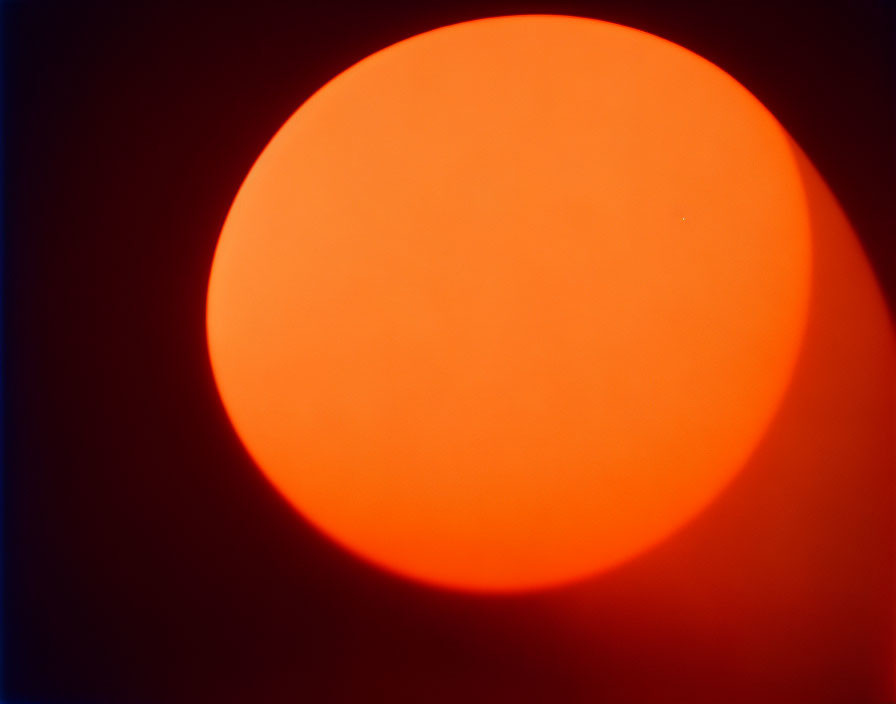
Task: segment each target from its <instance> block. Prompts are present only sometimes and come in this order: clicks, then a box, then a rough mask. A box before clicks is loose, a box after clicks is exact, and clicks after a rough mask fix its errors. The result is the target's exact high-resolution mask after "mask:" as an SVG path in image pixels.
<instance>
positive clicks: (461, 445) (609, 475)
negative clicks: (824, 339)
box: [207, 16, 810, 591]
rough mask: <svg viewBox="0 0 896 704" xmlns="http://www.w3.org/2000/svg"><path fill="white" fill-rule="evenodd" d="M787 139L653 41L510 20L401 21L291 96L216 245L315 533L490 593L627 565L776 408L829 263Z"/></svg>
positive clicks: (725, 474) (756, 109)
mask: <svg viewBox="0 0 896 704" xmlns="http://www.w3.org/2000/svg"><path fill="white" fill-rule="evenodd" d="M808 235H809V223H808V215H807V210H806V204H805V198H804V192H803V186H802V184H801V180H800V175H799V172H798V170H797V167H796V164H795V161H794V155H793V153H792V151H791V148H790V146H789V142H788V137H787V135H786V134H785V132H784V131H783V129H782V128H781V126H780V125H779V124H778V123H777V121H776V120H775V119H774V117H773V116H772V115H771V114H770V113H769V112H768V111H767V110H766V109H765V108H764V107H763V106H762V105H761V104H760V103H759V101H758V100H757V99H756V98H754V97H753V96H752V95H751V94H750V93H749V92H748V91H747V90H746V89H745V88H744V87H743V86H741V85H740V84H739V83H737V82H736V81H735V80H734V79H733V78H731V77H730V76H729V75H727V74H726V73H724V72H723V71H722V70H721V69H719V68H718V67H716V66H714V65H713V64H711V63H709V62H708V61H706V60H704V59H702V58H700V57H699V56H697V55H695V54H693V53H691V52H690V51H687V50H686V49H683V48H682V47H680V46H677V45H675V44H672V43H670V42H668V41H665V40H663V39H660V38H658V37H655V36H652V35H650V34H646V33H643V32H640V31H637V30H634V29H630V28H627V27H622V26H619V25H615V24H609V23H606V22H600V21H596V20H588V19H582V18H575V17H557V16H515V17H500V18H493V19H486V20H478V21H475V22H467V23H463V24H458V25H453V26H450V27H445V28H442V29H438V30H435V31H432V32H427V33H425V34H421V35H419V36H416V37H413V38H411V39H408V40H406V41H402V42H399V43H398V44H395V45H394V46H390V47H388V48H387V49H384V50H382V51H380V52H378V53H376V54H373V55H372V56H370V57H368V58H366V59H364V60H363V61H360V62H359V63H357V64H356V65H354V66H352V67H351V68H349V69H348V70H347V71H345V72H343V73H342V74H340V75H339V76H337V77H336V78H334V79H333V80H332V81H330V82H329V83H327V84H326V85H325V86H324V87H323V88H321V89H320V90H319V91H318V92H317V93H315V94H314V95H313V96H312V97H311V98H310V99H309V100H308V101H307V102H305V103H304V105H302V106H301V107H300V108H299V109H298V110H297V111H296V112H295V113H294V114H293V115H292V117H290V118H289V120H287V122H286V124H284V125H283V127H282V128H281V129H280V130H279V132H277V134H276V135H275V136H274V138H273V139H272V140H271V142H270V144H269V145H268V146H267V148H265V150H264V151H263V152H262V154H261V156H260V157H259V158H258V161H257V162H256V163H255V165H254V166H253V167H252V170H251V171H250V172H249V175H248V176H247V177H246V180H245V182H244V183H243V185H242V187H241V188H240V190H239V193H238V195H237V197H236V199H235V201H234V203H233V206H232V208H231V210H230V213H229V214H228V216H227V220H226V223H225V225H224V228H223V231H222V233H221V237H220V241H219V243H218V247H217V250H216V252H215V257H214V263H213V266H212V271H211V279H210V283H209V289H208V309H207V324H208V343H209V350H210V355H211V362H212V368H213V371H214V376H215V379H216V382H217V384H218V388H219V390H220V394H221V398H222V399H223V402H224V405H225V407H226V409H227V413H228V415H229V417H230V419H231V420H232V422H233V425H234V427H235V428H236V431H237V433H238V434H239V436H240V438H241V439H242V441H243V443H244V444H245V446H246V448H247V449H248V451H249V452H250V453H251V455H252V457H253V458H254V459H255V461H256V462H257V464H258V466H259V467H260V468H261V470H262V471H263V472H264V473H265V474H266V476H267V477H268V478H269V479H270V481H271V482H272V483H273V484H274V486H276V487H277V489H279V491H280V492H281V493H282V494H283V495H284V496H285V497H286V498H287V499H288V500H289V501H290V502H291V503H292V505H293V506H295V508H296V509H297V510H298V511H299V512H300V513H301V514H302V515H303V516H305V517H306V518H307V519H308V520H309V521H311V522H312V523H313V524H314V525H315V526H317V527H318V528H319V529H320V530H321V531H323V532H324V533H325V534H327V535H328V536H330V537H331V538H332V539H334V540H335V541H337V542H338V543H339V544H341V545H343V546H344V547H346V548H348V549H349V550H351V551H352V552H354V553H355V554H357V555H360V556H362V557H364V558H366V559H367V560H369V561H372V562H374V563H376V564H378V565H380V566H382V567H385V568H388V569H390V570H392V571H394V572H397V573H400V574H403V575H405V576H410V577H413V578H416V579H420V580H423V581H426V582H429V583H436V584H440V585H444V586H450V587H455V588H461V589H469V590H486V591H506V590H521V589H531V588H540V587H546V586H552V585H557V584H561V583H564V582H567V581H569V580H573V579H578V578H582V577H584V576H587V575H590V574H593V573H596V572H599V571H601V570H604V569H607V568H609V567H611V566H613V565H616V564H618V563H620V562H621V561H624V560H626V559H629V558H631V557H633V556H635V555H637V554H638V553H640V552H642V551H644V550H645V549H646V548H648V547H649V546H651V545H652V544H654V543H656V542H657V541H660V540H661V539H663V538H664V537H666V536H668V535H669V533H670V532H672V531H674V530H676V529H677V528H678V527H680V526H681V525H682V524H683V523H685V522H686V521H688V520H689V519H690V518H692V517H693V516H694V515H695V514H696V513H698V512H699V511H700V510H701V508H703V507H704V506H705V505H706V504H707V503H708V502H710V501H711V500H712V499H713V498H714V496H716V495H717V494H718V492H719V491H720V490H721V489H722V488H723V487H724V486H725V484H726V483H727V482H728V481H729V480H730V479H731V478H732V477H733V476H734V474H735V473H736V472H737V471H738V469H739V468H740V467H741V466H742V464H743V463H744V461H745V459H746V458H747V457H748V455H749V454H750V452H751V450H752V449H753V448H754V447H755V445H756V443H757V442H758V441H759V439H760V438H761V436H762V434H763V432H764V431H765V429H766V427H767V425H768V423H769V421H770V419H771V417H772V415H773V414H774V412H775V409H776V407H777V405H778V402H779V400H780V398H781V396H782V394H783V391H784V389H785V387H786V385H787V383H788V379H789V378H790V374H791V371H792V367H793V364H794V360H795V356H796V353H797V351H798V348H799V345H800V340H801V336H802V333H803V328H804V322H805V316H806V308H807V296H808V282H809V268H810V246H809V236H808Z"/></svg>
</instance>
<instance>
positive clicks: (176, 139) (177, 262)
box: [3, 0, 896, 704]
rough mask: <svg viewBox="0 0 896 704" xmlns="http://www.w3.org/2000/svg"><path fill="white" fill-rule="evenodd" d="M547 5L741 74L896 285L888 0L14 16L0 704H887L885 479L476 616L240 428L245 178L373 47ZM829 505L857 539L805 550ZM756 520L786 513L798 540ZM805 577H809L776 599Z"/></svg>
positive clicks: (196, 6)
mask: <svg viewBox="0 0 896 704" xmlns="http://www.w3.org/2000/svg"><path fill="white" fill-rule="evenodd" d="M526 12H550V13H559V14H575V15H583V16H591V17H596V18H599V19H604V20H609V21H614V22H619V23H622V24H627V25H630V26H634V27H638V28H640V29H643V30H646V31H649V32H653V33H655V34H659V35H660V36H663V37H666V38H668V39H670V40H672V41H674V42H677V43H679V44H682V45H684V46H686V47H688V48H690V49H692V50H694V51H696V52H697V53H699V54H701V55H703V56H704V57H706V58H708V59H709V60H711V61H713V62H715V63H716V64H718V65H719V66H721V67H722V68H723V69H725V70H726V71H728V72H729V73H731V74H732V75H733V76H734V77H735V78H737V79H738V80H739V81H741V82H742V83H743V84H744V85H745V86H747V88H749V89H750V90H751V91H752V92H753V93H754V94H755V95H756V96H757V97H758V98H759V99H760V100H762V101H763V102H764V103H765V104H766V106H768V107H769V108H770V109H771V111H772V112H773V113H774V114H775V115H776V116H777V117H778V119H779V120H780V121H781V122H782V123H783V125H784V126H785V127H786V128H787V129H788V131H789V132H790V133H791V134H792V135H793V136H794V138H795V139H796V141H797V142H799V144H800V145H801V146H802V147H803V149H804V150H805V151H806V153H807V154H808V155H809V157H810V158H811V159H812V160H813V162H814V163H815V164H816V166H817V167H818V168H819V170H820V171H821V173H822V174H823V176H824V177H825V178H826V180H827V181H828V183H829V184H830V186H831V187H832V189H833V190H834V192H835V193H836V194H837V196H838V198H839V199H840V201H841V203H842V204H843V205H844V207H845V209H846V211H847V213H848V215H849V216H850V218H851V220H852V221H853V223H854V224H855V226H856V228H857V230H858V231H859V233H860V235H861V237H862V241H863V244H864V246H865V248H866V251H867V253H868V255H869V257H870V259H871V260H872V262H873V263H874V264H875V266H876V267H877V270H878V275H879V276H880V277H881V279H882V280H883V282H884V284H885V286H886V288H887V290H888V291H889V292H890V293H891V294H892V293H893V291H894V275H893V273H894V272H893V268H892V257H893V254H894V245H893V233H894V231H896V217H894V205H893V200H894V197H893V195H894V168H893V159H894V149H896V139H894V129H896V125H894V113H896V109H894V100H896V99H894V75H896V74H894V64H893V58H894V54H893V49H892V46H893V33H894V28H893V9H892V6H891V5H890V4H889V3H886V2H883V1H881V0H878V1H873V0H840V1H839V2H827V3H801V2H795V3H788V2H783V3H782V2H742V1H738V2H722V1H720V0H715V1H710V0H706V1H704V2H680V3H679V2H667V1H664V0H653V1H650V0H624V1H615V2H569V3H559V2H554V3H548V2H542V3H526V2H523V3H508V2H483V1H481V0H480V1H479V2H460V1H458V2H423V1H422V0H421V1H420V2H413V3H412V2H407V3H399V2H378V3H369V4H364V5H362V4H358V3H345V2H321V3H316V4H313V5H312V4H311V3H308V4H305V3H301V2H294V3H287V2H281V3H275V2H264V1H262V2H245V3H243V4H242V5H235V6H233V7H223V6H222V5H219V4H217V3H214V4H212V3H208V4H205V3H185V4H181V3H168V2H161V3H159V2H156V3H148V4H135V3H129V2H115V3H47V2H34V3H30V2H11V3H7V4H5V5H4V6H3V13H4V39H3V52H4V65H5V96H4V97H5V106H4V130H5V133H4V140H3V141H4V150H5V154H4V157H5V174H4V179H5V183H4V188H5V195H4V211H5V212H4V246H5V249H4V290H3V306H4V319H5V320H4V322H5V327H4V341H5V343H4V349H3V355H4V401H5V408H4V423H5V448H4V452H5V456H4V489H3V499H4V512H3V540H4V574H3V577H4V585H3V597H4V611H3V617H4V623H3V626H4V633H3V635H4V641H3V648H4V653H3V656H4V672H3V674H4V689H5V699H6V701H9V702H22V703H25V702H29V703H31V704H49V703H51V702H60V703H65V704H70V703H74V702H83V703H85V704H87V703H92V704H107V703H108V704H125V703H128V702H147V703H150V702H153V703H161V704H168V703H169V702H170V703H172V704H174V703H179V702H206V701H208V702H212V701H214V702H220V703H222V704H226V703H228V702H234V703H236V702H260V703H263V704H266V703H268V702H270V703H272V704H277V703H279V702H297V701H303V702H330V701H348V702H368V701H370V702H460V701H471V702H579V701H584V702H608V703H612V704H617V703H618V704H625V703H629V702H630V703H632V704H649V703H650V702H663V703H670V702H688V703H691V704H697V703H698V702H706V703H707V704H710V703H711V704H723V703H734V702H744V703H748V702H749V703H750V704H760V703H761V702H782V703H785V702H786V703H793V704H796V703H798V702H807V703H808V702H812V703H813V704H814V703H817V704H822V703H828V702H830V703H834V702H837V703H840V702H842V703H843V704H880V703H882V702H886V701H888V699H889V698H890V696H891V682H892V679H893V677H892V668H891V663H892V642H891V640H892V639H891V636H890V632H891V631H890V625H891V624H892V622H893V614H892V604H891V602H892V595H891V593H890V590H891V588H892V568H893V545H892V538H893V532H892V530H891V527H892V517H893V511H892V488H893V485H892V477H891V476H890V474H889V473H888V470H886V469H885V468H881V467H879V466H876V467H863V466H857V467H855V471H856V472H857V473H859V474H861V473H862V472H865V473H866V474H867V476H868V477H869V478H868V480H867V481H866V482H865V483H864V484H862V491H860V492H859V491H857V492H854V493H853V494H850V495H849V496H845V497H843V498H837V496H839V494H838V493H837V492H833V493H832V492H826V490H821V489H817V487H816V488H815V489H813V486H814V485H809V484H807V485H805V486H802V485H799V486H798V483H799V481H801V480H800V479H799V476H801V475H797V474H793V475H792V476H791V480H792V481H791V482H790V483H789V484H787V483H786V481H785V483H784V484H781V483H780V482H779V483H778V484H777V485H776V486H779V487H783V488H782V489H781V490H782V491H783V492H785V493H786V492H793V493H792V495H790V496H784V497H782V496H772V497H769V496H768V495H767V494H763V493H762V491H763V490H762V487H764V486H768V485H767V484H763V481H764V479H765V478H764V477H763V476H761V472H759V471H754V472H753V473H752V474H751V473H750V472H749V471H748V472H746V473H745V478H742V479H741V480H740V483H739V484H738V485H737V486H735V487H734V489H733V490H732V491H731V492H729V493H728V494H726V496H724V497H723V498H722V500H721V501H720V502H719V503H718V504H717V505H715V506H714V507H713V508H712V509H711V514H710V516H709V517H708V518H706V519H705V520H704V521H703V523H702V524H701V523H699V522H698V524H695V525H694V526H692V527H690V528H689V529H688V530H686V531H684V532H683V533H682V534H681V535H678V536H676V537H675V538H674V539H673V540H671V541H669V543H667V544H666V545H664V546H662V547H660V548H659V549H657V550H655V551H653V552H652V553H651V554H649V555H647V556H645V557H644V558H643V559H639V560H637V561H635V563H633V564H632V565H630V566H628V567H626V568H623V569H622V570H619V571H617V572H615V573H611V574H610V575H607V576H606V577H605V578H601V579H598V580H596V581H594V582H592V583H589V584H587V585H581V586H578V587H574V588H570V589H565V590H559V591H555V592H550V593H545V594H541V595H532V596H518V597H506V598H499V597H489V598H485V597H474V596H464V595H458V594H452V593H448V592H438V591H431V590H428V589H426V588H424V587H418V586H415V585H413V584H411V583H408V582H404V581H401V580H399V579H397V578H393V577H390V576H388V575H386V574H383V573H380V572H377V571H375V570H373V569H371V568H369V567H367V566H365V565H363V564H360V563H358V562H355V561H354V560H353V559H352V558H350V557H349V556H347V555H345V554H344V553H342V552H341V551H340V550H339V549H337V548H336V547H334V546H333V545H331V544H330V543H328V542H326V541H325V540H323V539H322V538H320V537H319V536H318V534H316V533H315V532H314V531H313V530H312V529H311V528H309V527H308V526H307V525H306V524H305V523H303V522H302V521H301V519H298V518H297V516H296V515H295V514H294V513H293V512H292V510H291V509H290V508H289V507H288V506H287V505H286V504H285V503H284V502H283V501H282V500H281V498H280V497H279V496H278V495H277V494H276V492H275V491H274V490H273V489H272V488H271V487H269V486H268V485H267V484H266V482H265V481H264V479H263V478H262V477H261V476H260V474H258V473H257V472H256V470H255V469H254V467H253V466H252V463H251V462H250V460H249V458H248V457H247V455H246V454H245V452H244V451H243V449H242V447H241V446H240V444H239V442H238V440H237V439H236V437H235V435H234V433H233V432H232V430H231V428H230V426H229V424H228V421H227V418H226V416H225V414H224V411H223V409H222V407H221V405H220V403H219V401H218V398H217V394H216V392H215V389H214V385H213V381H212V377H211V372H210V369H209V365H208V361H207V355H206V349H205V338H204V304H205V288H206V281H207V273H208V269H209V266H210V264H211V257H212V253H213V249H214V246H215V242H216V239H217V236H218V232H219V230H220V227H221V225H222V223H223V219H224V216H225V214H226V212H227V209H228V207H229V205H230V201H231V199H232V198H233V196H234V195H235V193H236V190H237V188H238V187H239V184H240V182H241V181H242V179H243V177H244V176H245V174H246V172H247V171H248V169H249V167H250V166H251V164H252V162H253V161H254V159H255V157H256V156H257V155H258V153H259V152H260V151H261V149H262V148H263V147H264V145H265V144H266V142H267V140H268V139H269V138H270V137H271V135H272V134H273V133H274V131H275V130H276V129H277V128H278V127H279V126H280V125H281V124H282V123H283V122H284V121H285V120H286V118H287V117H288V116H289V115H290V114H291V113H292V112H293V111H294V110H295V109H296V108H297V107H298V105H299V104H300V103H301V102H302V101H303V100H304V99H305V98H306V97H307V96H309V95H310V94H311V93H312V92H313V91H314V90H316V89H317V88H318V87H319V86H320V85H322V84H323V83H324V82H325V81H327V80H328V79H329V78H331V77H332V76H334V75H335V74H336V73H338V72H339V71H341V70H343V69H344V68H347V67H348V66H350V65H351V64H352V63H354V62H355V61H357V60H359V59H361V58H363V57H364V56H366V55H368V54H370V53H372V52H373V51H375V50H377V49H380V48H382V47H384V46H387V45H389V44H391V43H393V42H395V41H398V40H400V39H403V38H405V37H408V36H411V35H413V34H417V33H419V32H422V31H425V30H427V29H431V28H434V27H437V26H440V25H444V24H449V23H453V22H458V21H462V20H466V19H472V18H476V17H484V16H492V15H501V14H517V13H526ZM890 300H891V301H892V296H891V299H890ZM832 334H833V333H832ZM869 432H871V431H869ZM774 442H775V439H774V438H772V439H771V440H769V444H770V445H772V446H773V445H774ZM813 491H814V493H813ZM763 496H764V497H765V498H764V499H763V500H759V499H757V498H756V497H760V498H761V497H763ZM757 501H759V503H757ZM763 501H764V503H763ZM838 502H839V503H838ZM866 508H867V510H866ZM794 511H795V512H796V516H795V517H794V513H793V512H794ZM801 512H802V513H803V514H805V516H802V514H801ZM813 512H814V513H813ZM819 512H820V513H819ZM822 514H823V516H822V517H827V516H830V517H832V518H836V519H837V520H841V521H843V523H842V524H841V525H838V524H837V523H836V522H835V523H833V524H832V525H830V526H829V527H828V528H827V529H825V530H822V531H819V530H817V529H815V528H812V529H811V530H810V527H812V526H815V525H816V524H817V523H818V521H819V520H820V519H818V515H822ZM768 515H771V516H772V518H773V519H774V517H775V516H777V517H778V518H779V519H780V520H784V519H783V518H782V517H784V516H788V517H789V518H788V520H790V521H791V523H790V524H788V525H790V532H789V533H788V535H789V536H790V537H789V538H788V540H789V542H787V543H786V545H784V544H781V543H780V542H779V541H780V540H781V537H780V536H779V535H777V534H775V532H774V531H773V530H768V529H763V528H762V526H763V525H765V524H764V523H763V518H764V517H765V516H768ZM707 521H708V522H709V523H707ZM701 525H702V526H703V527H706V526H707V525H711V526H712V527H713V530H712V531H705V530H704V531H702V532H701V530H700V528H701ZM769 525H774V520H772V522H771V523H770V524H769ZM757 526H758V527H757ZM801 527H802V528H801ZM801 530H802V532H801ZM844 541H845V542H844ZM853 542H855V543H857V545H855V546H854V545H853ZM792 554H800V555H805V562H804V563H801V564H800V565H798V566H797V572H796V573H794V574H796V575H797V577H794V578H793V579H790V578H788V579H784V580H781V579H779V580H778V581H770V580H769V579H767V578H763V576H762V573H761V571H762V570H764V569H765V570H766V571H765V573H768V569H771V570H772V571H773V572H774V570H778V572H775V573H776V574H785V572H786V570H785V571H782V570H781V567H780V565H779V564H778V562H780V561H785V560H787V559H788V557H787V556H789V555H792ZM826 560H828V561H827V562H826ZM766 568H768V569H766ZM787 574H790V573H787ZM844 575H845V576H844ZM804 604H807V605H808V606H805V608H804V607H803V606H801V605H804ZM694 614H698V615H699V617H695V616H694Z"/></svg>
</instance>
